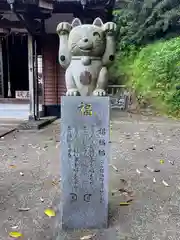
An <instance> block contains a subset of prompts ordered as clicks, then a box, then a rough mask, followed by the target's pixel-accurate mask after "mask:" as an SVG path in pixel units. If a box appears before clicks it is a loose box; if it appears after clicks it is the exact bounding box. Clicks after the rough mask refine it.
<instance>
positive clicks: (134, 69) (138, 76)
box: [116, 38, 180, 117]
mask: <svg viewBox="0 0 180 240" xmlns="http://www.w3.org/2000/svg"><path fill="white" fill-rule="evenodd" d="M125 59H126V60H127V59H128V58H127V57H126V58H125ZM132 59H133V60H134V62H133V63H132V65H131V67H130V69H129V70H127V68H128V62H127V61H124V62H126V64H125V66H124V67H123V68H122V67H119V69H121V70H122V71H123V72H124V74H126V75H128V77H127V78H128V82H129V84H130V85H132V86H133V87H134V89H135V90H136V92H137V93H138V94H139V96H141V97H143V98H144V99H146V100H147V101H150V102H151V103H152V104H153V105H154V106H155V107H156V108H157V109H158V110H159V111H163V112H166V113H167V114H170V115H174V116H179V117H180V90H177V88H176V87H177V85H180V38H174V39H171V40H168V41H159V42H156V43H154V44H151V45H148V46H146V47H144V48H143V49H142V50H141V51H140V52H139V53H138V54H136V57H135V58H131V62H132ZM116 64H117V63H116ZM119 64H121V62H119Z"/></svg>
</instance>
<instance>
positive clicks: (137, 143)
mask: <svg viewBox="0 0 180 240" xmlns="http://www.w3.org/2000/svg"><path fill="white" fill-rule="evenodd" d="M156 122H157V123H156ZM112 128H113V131H112V135H111V141H112V142H111V156H112V158H111V162H110V163H111V164H113V166H115V167H116V168H117V169H118V171H116V170H115V169H114V168H113V167H112V166H110V167H109V170H110V193H109V195H110V196H109V202H110V221H109V223H110V226H109V228H108V229H107V230H102V231H90V233H93V232H95V233H96V236H95V237H94V238H93V239H98V240H111V239H112V240H115V239H118V240H131V239H135V240H151V239H155V240H159V239H160V240H166V239H167V240H178V239H180V210H179V201H180V147H179V146H180V124H178V123H177V122H173V121H169V120H162V119H159V121H156V120H155V121H153V120H150V122H149V120H148V119H146V120H143V119H142V118H141V122H140V123H139V122H138V120H137V119H136V118H133V117H132V118H131V117H130V118H129V119H127V118H126V117H125V118H123V117H122V118H121V119H120V120H119V119H117V118H115V121H114V123H113V124H112ZM59 134H60V130H59V122H58V121H57V122H55V123H54V124H52V125H51V126H49V127H48V128H47V129H44V130H41V131H40V132H39V133H33V132H28V133H27V132H17V133H12V134H9V135H7V136H5V138H4V139H1V140H0V154H1V161H0V240H7V239H9V238H8V233H9V232H11V231H19V232H21V233H22V234H23V235H24V238H23V239H27V240H31V239H32V240H43V239H53V240H54V239H56V237H55V235H56V234H55V233H56V231H57V226H56V225H57V220H58V219H57V218H58V217H59V215H58V214H57V216H56V217H55V218H51V219H50V218H48V217H47V216H46V215H45V214H44V210H45V209H46V208H48V207H50V208H53V209H54V210H55V211H57V206H58V201H59V198H60V183H59V179H60V176H59V142H58V140H59ZM160 160H164V161H161V162H160ZM169 161H170V162H169ZM161 163H162V164H161ZM173 163H174V165H172V164H173ZM145 165H147V166H148V167H149V168H150V169H148V168H145V167H144V166H145ZM152 169H154V170H157V171H158V172H151V171H152ZM159 170H160V172H159ZM154 178H155V180H156V182H153V179H154ZM155 180H154V181H155ZM163 180H164V182H165V183H163ZM166 183H167V184H168V185H169V187H167V186H165V185H166ZM164 184H165V185H164ZM119 189H121V191H117V190H119ZM124 190H128V192H129V193H128V194H129V195H128V194H127V193H124V192H123V191H124ZM115 191H117V192H116V193H114V192H115ZM127 198H128V199H129V200H132V201H131V202H130V204H129V206H120V202H122V201H125V200H127ZM20 208H29V210H28V211H20V210H21V209H20ZM90 233H89V232H75V233H69V234H64V233H62V234H61V235H60V236H59V237H58V238H57V239H58V240H64V239H65V240H68V239H69V240H73V239H74V240H78V239H80V237H82V236H83V235H87V234H90Z"/></svg>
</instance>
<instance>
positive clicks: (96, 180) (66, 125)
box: [61, 96, 110, 229]
mask: <svg viewBox="0 0 180 240" xmlns="http://www.w3.org/2000/svg"><path fill="white" fill-rule="evenodd" d="M61 103H62V105H61V179H62V202H61V218H62V219H61V221H62V228H63V229H81V228H84V229H87V228H103V227H107V223H108V161H109V109H110V107H109V103H110V100H109V97H81V96H78V97H62V100H61ZM84 114H85V115H84Z"/></svg>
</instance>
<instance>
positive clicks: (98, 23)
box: [93, 17, 103, 27]
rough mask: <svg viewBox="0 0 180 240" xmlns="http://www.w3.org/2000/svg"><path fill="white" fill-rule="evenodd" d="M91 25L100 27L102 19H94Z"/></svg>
mask: <svg viewBox="0 0 180 240" xmlns="http://www.w3.org/2000/svg"><path fill="white" fill-rule="evenodd" d="M93 25H95V26H97V27H102V26H103V21H102V20H101V19H100V18H99V17H98V18H96V19H95V20H94V22H93Z"/></svg>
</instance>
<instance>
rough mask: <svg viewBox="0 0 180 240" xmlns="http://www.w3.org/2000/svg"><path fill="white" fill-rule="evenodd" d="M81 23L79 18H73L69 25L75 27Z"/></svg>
mask: <svg viewBox="0 0 180 240" xmlns="http://www.w3.org/2000/svg"><path fill="white" fill-rule="evenodd" d="M81 24H82V23H81V20H80V19H79V18H75V19H74V20H73V21H72V23H71V26H72V28H74V27H77V26H80V25H81Z"/></svg>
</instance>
